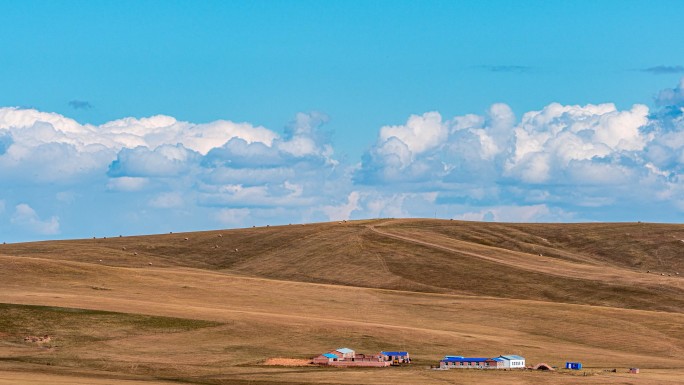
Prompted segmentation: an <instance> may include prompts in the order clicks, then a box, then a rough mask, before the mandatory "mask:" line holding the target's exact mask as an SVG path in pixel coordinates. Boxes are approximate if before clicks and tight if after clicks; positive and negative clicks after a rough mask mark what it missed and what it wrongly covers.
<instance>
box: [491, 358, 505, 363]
mask: <svg viewBox="0 0 684 385" xmlns="http://www.w3.org/2000/svg"><path fill="white" fill-rule="evenodd" d="M492 361H497V362H501V361H505V360H504V359H503V358H499V357H494V358H492Z"/></svg>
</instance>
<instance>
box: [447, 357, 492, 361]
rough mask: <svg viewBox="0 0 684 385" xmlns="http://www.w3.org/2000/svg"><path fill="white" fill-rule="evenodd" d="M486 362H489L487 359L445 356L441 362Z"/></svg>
mask: <svg viewBox="0 0 684 385" xmlns="http://www.w3.org/2000/svg"><path fill="white" fill-rule="evenodd" d="M487 360H489V358H482V357H455V356H447V357H444V359H443V360H442V362H485V361H487Z"/></svg>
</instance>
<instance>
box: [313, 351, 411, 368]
mask: <svg viewBox="0 0 684 385" xmlns="http://www.w3.org/2000/svg"><path fill="white" fill-rule="evenodd" d="M410 362H411V358H410V357H409V354H408V352H389V351H388V352H380V353H377V354H362V353H357V352H355V351H354V350H352V349H349V348H339V349H336V350H332V351H330V352H327V353H323V354H321V355H320V356H317V357H314V358H313V363H314V364H318V365H328V366H373V367H383V366H391V365H402V364H408V363H410Z"/></svg>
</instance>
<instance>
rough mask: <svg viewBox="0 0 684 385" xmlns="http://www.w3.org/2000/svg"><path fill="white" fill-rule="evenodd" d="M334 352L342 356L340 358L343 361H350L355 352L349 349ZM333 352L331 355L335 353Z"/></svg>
mask: <svg viewBox="0 0 684 385" xmlns="http://www.w3.org/2000/svg"><path fill="white" fill-rule="evenodd" d="M335 352H336V353H340V354H341V355H342V357H341V358H342V359H344V360H351V359H352V358H354V356H355V355H356V352H355V351H353V350H351V349H349V348H339V349H337V350H335ZM335 352H332V353H335Z"/></svg>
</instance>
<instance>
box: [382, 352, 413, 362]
mask: <svg viewBox="0 0 684 385" xmlns="http://www.w3.org/2000/svg"><path fill="white" fill-rule="evenodd" d="M380 356H381V357H382V359H383V360H384V361H390V362H392V365H399V364H408V363H410V362H411V358H409V354H408V352H380Z"/></svg>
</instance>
